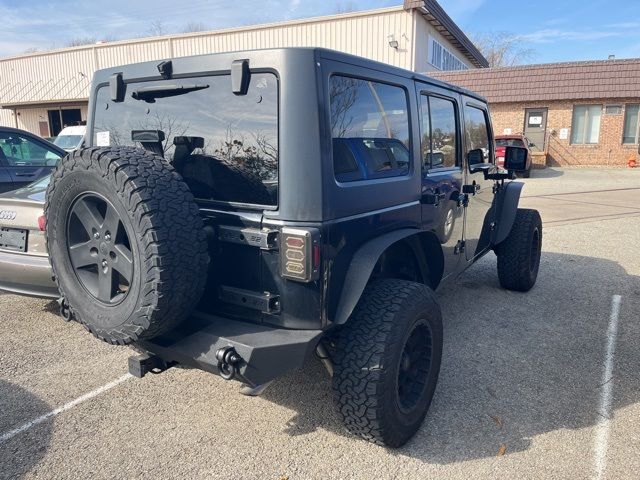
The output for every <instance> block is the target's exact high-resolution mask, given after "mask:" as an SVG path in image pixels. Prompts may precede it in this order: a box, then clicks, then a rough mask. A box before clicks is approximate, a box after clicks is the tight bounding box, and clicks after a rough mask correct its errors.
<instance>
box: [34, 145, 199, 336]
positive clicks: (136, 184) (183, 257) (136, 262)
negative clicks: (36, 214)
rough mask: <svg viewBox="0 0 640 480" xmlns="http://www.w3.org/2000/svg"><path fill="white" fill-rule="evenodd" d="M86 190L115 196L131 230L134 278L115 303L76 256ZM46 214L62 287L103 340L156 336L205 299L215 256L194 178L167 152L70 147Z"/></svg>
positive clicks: (55, 179)
mask: <svg viewBox="0 0 640 480" xmlns="http://www.w3.org/2000/svg"><path fill="white" fill-rule="evenodd" d="M86 195H98V196H101V197H103V198H105V199H106V200H108V201H109V202H110V203H111V206H112V207H113V208H114V209H115V211H116V212H117V214H118V215H119V221H120V222H121V225H122V226H123V228H124V229H125V230H126V234H127V235H128V237H129V242H130V252H131V257H132V264H133V268H132V272H133V273H132V274H131V276H132V279H131V283H130V285H129V286H128V289H127V291H126V292H125V293H124V294H123V295H124V299H123V300H122V301H121V302H120V303H118V304H115V305H110V304H105V303H101V302H100V301H99V300H98V298H97V297H95V296H92V295H91V293H89V291H88V290H87V289H86V288H84V286H83V284H82V283H81V282H80V280H79V276H78V275H76V271H77V269H74V267H73V265H72V262H71V256H70V252H69V248H68V246H69V244H70V242H69V239H68V238H67V237H68V234H69V230H68V225H69V224H68V221H71V220H70V216H71V213H70V212H71V211H72V206H73V205H74V204H75V202H76V201H80V200H78V199H81V198H83V196H86ZM104 217H105V218H104V222H103V223H106V213H105V214H104ZM45 218H46V219H47V222H46V243H47V248H48V251H49V254H50V261H51V266H52V269H53V274H54V277H55V280H56V283H57V285H58V288H59V289H60V294H61V295H62V296H63V297H64V298H65V299H66V301H67V302H68V305H69V308H70V309H71V312H72V314H73V317H74V318H75V319H76V320H77V321H78V322H80V323H82V324H84V325H85V327H86V328H87V329H88V330H89V331H90V332H91V333H93V334H94V335H95V336H96V337H98V338H100V339H101V340H104V341H105V342H108V343H113V344H128V343H131V342H135V341H137V340H141V339H149V338H153V337H156V336H158V335H161V334H163V333H165V332H167V331H168V330H171V329H172V328H174V327H176V326H177V325H179V324H180V323H181V322H182V321H183V320H184V319H185V318H186V317H187V316H188V315H189V313H190V312H191V311H192V310H193V308H194V307H195V306H196V304H197V303H198V301H199V299H200V296H201V295H202V292H203V290H204V286H205V282H206V278H207V269H208V263H209V254H208V248H207V242H206V237H205V233H204V231H203V223H202V219H201V218H200V215H199V212H198V207H197V205H196V203H195V202H194V199H193V196H192V195H191V192H190V191H189V189H188V187H187V185H186V184H185V183H184V181H183V180H182V178H181V177H180V175H179V174H178V173H177V172H176V171H175V170H174V169H173V167H172V166H171V165H169V164H168V163H167V162H166V161H165V160H164V159H163V158H161V157H160V156H158V155H154V154H152V153H150V152H147V151H144V150H141V149H136V148H133V147H110V148H95V147H94V148H87V149H81V150H77V151H74V152H72V153H70V154H69V155H68V156H66V157H65V158H64V159H63V160H61V161H60V162H59V164H58V165H57V167H56V168H55V170H54V171H53V174H52V177H51V182H50V184H49V187H48V189H47V197H46V203H45ZM99 255H100V254H99Z"/></svg>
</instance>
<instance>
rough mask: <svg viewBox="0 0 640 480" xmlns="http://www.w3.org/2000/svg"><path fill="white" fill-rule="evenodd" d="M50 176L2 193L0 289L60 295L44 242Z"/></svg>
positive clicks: (0, 206)
mask: <svg viewBox="0 0 640 480" xmlns="http://www.w3.org/2000/svg"><path fill="white" fill-rule="evenodd" d="M48 184H49V177H48V176H47V177H44V178H43V179H41V180H39V181H37V182H35V183H32V184H30V185H28V186H26V187H23V188H21V189H19V190H16V191H13V192H8V193H4V194H2V195H0V290H5V291H9V292H13V293H19V294H22V295H31V296H36V297H48V298H57V297H59V294H58V289H57V287H56V284H55V282H54V281H53V279H52V274H51V266H50V265H49V256H48V255H47V248H46V245H45V241H44V226H45V218H44V212H43V209H44V198H45V193H46V190H47V185H48Z"/></svg>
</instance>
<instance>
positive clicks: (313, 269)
mask: <svg viewBox="0 0 640 480" xmlns="http://www.w3.org/2000/svg"><path fill="white" fill-rule="evenodd" d="M280 270H281V273H282V276H283V277H285V278H290V279H291V280H298V281H300V282H311V281H313V280H317V278H318V274H319V271H320V231H319V230H318V229H317V228H288V227H284V228H283V229H282V232H281V234H280Z"/></svg>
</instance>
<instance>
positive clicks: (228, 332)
mask: <svg viewBox="0 0 640 480" xmlns="http://www.w3.org/2000/svg"><path fill="white" fill-rule="evenodd" d="M194 324H197V327H194ZM187 328H189V330H188V331H186V332H185V331H183V332H182V333H180V332H174V333H173V334H171V335H168V336H166V337H160V338H158V339H153V340H152V341H142V342H139V343H138V346H139V347H141V348H142V349H144V350H146V351H147V352H149V353H152V354H154V355H156V356H158V357H160V358H161V359H163V360H165V361H166V362H171V363H174V362H175V363H178V364H181V365H184V366H190V367H194V368H199V369H202V370H206V371H208V372H212V373H219V372H218V366H217V365H218V361H217V360H216V352H217V351H218V350H219V349H222V348H225V347H233V348H235V350H236V352H237V353H238V354H239V355H240V356H241V357H242V361H241V362H240V364H239V366H238V376H237V379H238V380H240V381H242V382H244V383H246V384H248V385H251V386H257V385H262V384H264V383H266V382H268V381H270V380H273V379H274V378H276V377H279V376H280V375H283V374H285V373H287V372H288V371H290V370H294V369H296V368H299V367H301V366H302V365H303V363H304V361H305V359H306V358H307V357H308V356H309V355H310V354H311V353H312V352H313V351H314V349H315V347H316V345H317V343H318V341H319V340H320V337H321V336H322V333H323V332H322V330H287V329H284V328H274V327H269V326H266V325H260V324H256V323H248V322H242V321H238V320H230V319H228V318H222V317H216V316H209V315H207V316H206V318H204V317H197V318H194V319H191V320H189V321H187Z"/></svg>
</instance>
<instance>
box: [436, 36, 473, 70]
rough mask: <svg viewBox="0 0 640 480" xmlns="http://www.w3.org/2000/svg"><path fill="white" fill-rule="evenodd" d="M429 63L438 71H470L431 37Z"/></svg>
mask: <svg viewBox="0 0 640 480" xmlns="http://www.w3.org/2000/svg"><path fill="white" fill-rule="evenodd" d="M429 40H430V42H429V44H430V48H429V63H430V64H431V65H433V66H434V67H436V68H437V69H438V70H469V67H467V65H466V64H465V63H464V62H463V61H462V60H460V59H459V58H458V57H456V56H455V55H454V54H453V53H451V52H450V51H449V50H448V49H447V48H446V47H444V46H443V45H442V44H441V43H440V42H438V41H437V40H435V39H433V38H431V37H429Z"/></svg>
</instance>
